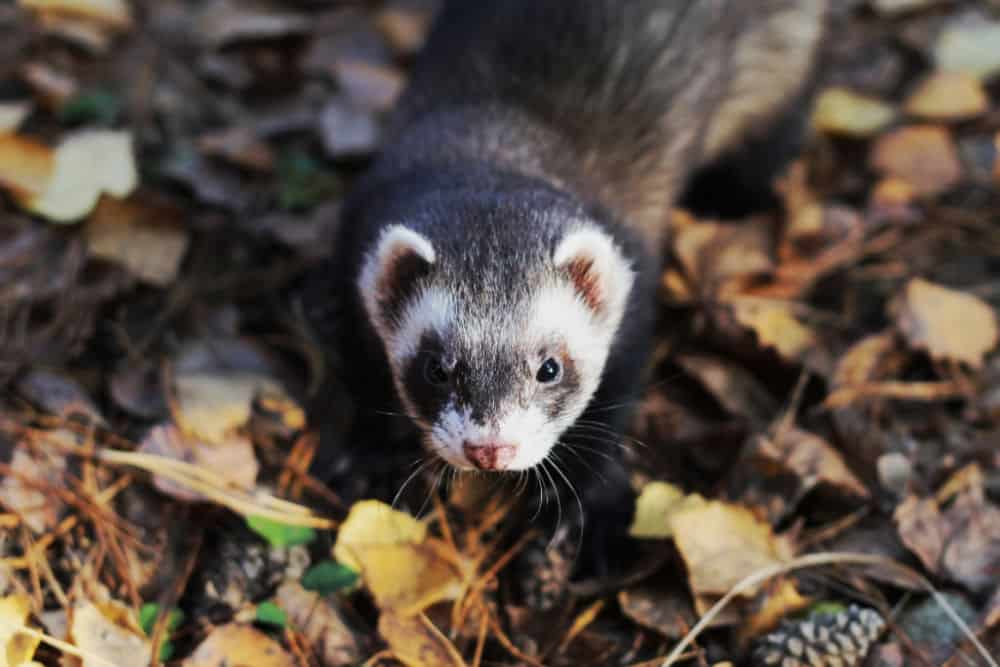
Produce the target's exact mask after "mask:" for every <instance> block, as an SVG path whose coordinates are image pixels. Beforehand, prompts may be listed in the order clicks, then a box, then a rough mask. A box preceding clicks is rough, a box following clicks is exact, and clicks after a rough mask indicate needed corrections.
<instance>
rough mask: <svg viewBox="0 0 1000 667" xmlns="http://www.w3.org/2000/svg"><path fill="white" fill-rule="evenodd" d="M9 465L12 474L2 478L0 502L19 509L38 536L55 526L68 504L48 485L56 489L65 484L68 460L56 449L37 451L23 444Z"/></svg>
mask: <svg viewBox="0 0 1000 667" xmlns="http://www.w3.org/2000/svg"><path fill="white" fill-rule="evenodd" d="M39 449H40V448H39ZM8 465H9V466H10V469H11V471H12V474H10V475H5V476H4V477H3V479H2V480H0V501H2V502H3V504H4V506H5V507H7V508H8V509H9V510H11V511H14V512H17V513H18V514H19V515H20V516H21V518H22V519H24V523H25V524H27V526H28V528H30V529H31V531H32V532H34V533H35V534H37V535H40V534H42V533H45V532H46V531H47V530H50V529H52V528H55V526H56V524H57V523H58V522H59V519H60V517H61V516H62V513H63V511H64V509H65V506H64V504H63V502H62V501H61V500H60V499H59V497H58V496H57V495H55V494H53V493H52V492H51V491H50V490H49V489H48V488H47V487H46V485H50V486H52V487H55V488H62V487H63V486H64V485H65V483H66V482H65V480H64V479H63V474H64V472H65V470H66V459H65V458H63V457H62V456H60V455H59V454H58V453H57V452H56V451H50V450H48V449H46V450H45V451H36V450H34V449H33V450H29V449H28V448H26V447H23V446H20V447H17V448H16V449H15V450H14V456H13V458H12V459H11V461H10V463H9V464H8Z"/></svg>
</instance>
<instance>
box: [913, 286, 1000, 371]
mask: <svg viewBox="0 0 1000 667" xmlns="http://www.w3.org/2000/svg"><path fill="white" fill-rule="evenodd" d="M896 326H897V327H898V328H899V331H900V332H901V333H902V334H903V337H904V338H905V339H906V341H907V342H908V343H909V344H910V346H912V347H914V348H917V349H920V350H926V351H927V353H928V354H929V355H930V356H931V357H932V358H933V359H937V360H944V361H954V362H959V363H965V364H969V365H970V366H972V367H974V368H979V367H980V366H982V364H983V358H984V357H985V356H986V354H987V353H988V352H989V351H990V350H992V349H993V348H994V347H996V345H997V341H998V336H1000V333H998V330H997V317H996V313H995V312H994V311H993V309H992V308H991V307H990V306H989V304H987V303H986V302H984V301H983V300H982V299H979V298H978V297H975V296H973V295H971V294H967V293H965V292H960V291H958V290H953V289H948V288H947V287H942V286H940V285H935V284H934V283H931V282H928V281H926V280H923V279H922V278H914V279H913V280H911V281H910V282H909V283H908V284H907V285H906V291H905V293H904V294H903V298H902V300H901V302H900V303H899V307H898V309H897V314H896Z"/></svg>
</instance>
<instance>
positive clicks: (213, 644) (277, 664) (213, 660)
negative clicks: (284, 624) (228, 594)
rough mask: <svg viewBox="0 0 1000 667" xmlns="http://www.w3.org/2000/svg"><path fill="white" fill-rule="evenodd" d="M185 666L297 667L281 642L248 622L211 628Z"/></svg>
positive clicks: (184, 663)
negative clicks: (246, 623) (247, 623)
mask: <svg viewBox="0 0 1000 667" xmlns="http://www.w3.org/2000/svg"><path fill="white" fill-rule="evenodd" d="M181 664H182V665H183V666H184V667H243V666H244V665H245V666H246V667H250V666H251V665H252V666H253V667H296V665H298V662H297V661H296V660H295V658H293V657H292V656H291V655H290V654H289V653H288V652H287V651H285V649H284V648H282V647H281V644H279V643H278V642H276V641H274V640H273V639H271V638H270V637H268V636H267V635H266V634H264V633H263V632H261V631H260V630H257V629H255V628H254V627H252V626H249V625H242V624H239V623H229V624H228V625H223V626H219V627H216V628H215V629H213V630H212V631H211V632H210V633H209V635H208V636H207V637H206V638H205V639H204V640H203V641H202V642H201V643H200V644H198V648H196V649H195V650H194V652H193V653H192V654H191V655H190V656H189V657H188V658H187V659H186V660H185V661H184V662H183V663H181Z"/></svg>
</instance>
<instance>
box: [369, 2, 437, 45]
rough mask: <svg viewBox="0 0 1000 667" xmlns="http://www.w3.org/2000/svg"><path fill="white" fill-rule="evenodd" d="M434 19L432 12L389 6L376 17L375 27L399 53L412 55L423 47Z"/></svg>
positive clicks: (417, 8) (405, 6)
mask: <svg viewBox="0 0 1000 667" xmlns="http://www.w3.org/2000/svg"><path fill="white" fill-rule="evenodd" d="M432 18H433V13H432V12H430V11H421V10H420V8H419V7H409V6H407V5H402V6H396V7H393V6H388V7H384V8H382V9H381V10H379V12H378V13H377V14H376V15H375V26H376V27H377V28H378V29H379V30H380V31H382V34H384V35H385V36H386V39H388V40H389V43H390V44H391V45H392V48H393V49H395V50H396V51H397V52H398V53H401V54H403V55H412V54H414V53H416V52H418V51H419V50H420V49H421V48H422V47H423V45H424V40H425V39H426V37H427V31H428V29H429V28H430V26H431V19H432Z"/></svg>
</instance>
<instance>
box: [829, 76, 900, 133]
mask: <svg viewBox="0 0 1000 667" xmlns="http://www.w3.org/2000/svg"><path fill="white" fill-rule="evenodd" d="M895 117H896V110H895V109H893V108H892V107H891V106H890V105H888V104H886V103H885V102H883V101H881V100H878V99H875V98H873V97H867V96H865V95H859V94H858V93H855V92H852V91H850V90H848V89H846V88H830V89H828V90H825V91H823V92H822V94H820V96H819V98H817V100H816V106H815V108H814V109H813V116H812V124H813V127H815V128H816V129H817V130H819V131H820V132H828V133H830V134H844V135H849V136H853V137H869V136H871V135H873V134H875V133H877V132H878V131H879V130H881V129H883V128H885V127H886V126H888V125H889V123H891V122H892V121H893V119H894V118H895Z"/></svg>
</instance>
